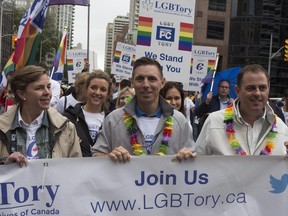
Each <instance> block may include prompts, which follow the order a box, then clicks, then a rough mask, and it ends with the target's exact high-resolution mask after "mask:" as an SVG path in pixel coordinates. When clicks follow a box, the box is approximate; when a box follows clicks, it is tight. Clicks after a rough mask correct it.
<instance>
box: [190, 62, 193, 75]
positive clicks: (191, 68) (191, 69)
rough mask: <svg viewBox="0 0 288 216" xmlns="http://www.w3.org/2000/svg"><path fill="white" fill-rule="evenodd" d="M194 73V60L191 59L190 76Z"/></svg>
mask: <svg viewBox="0 0 288 216" xmlns="http://www.w3.org/2000/svg"><path fill="white" fill-rule="evenodd" d="M192 71H193V58H191V62H190V74H192Z"/></svg>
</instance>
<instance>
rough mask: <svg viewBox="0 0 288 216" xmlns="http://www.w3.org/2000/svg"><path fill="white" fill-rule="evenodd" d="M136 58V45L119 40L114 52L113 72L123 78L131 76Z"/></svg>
mask: <svg viewBox="0 0 288 216" xmlns="http://www.w3.org/2000/svg"><path fill="white" fill-rule="evenodd" d="M135 58H136V47H135V46H133V45H129V44H125V43H120V42H118V43H117V46H116V49H115V52H114V58H113V64H112V70H111V73H112V74H116V75H118V76H119V77H122V78H131V77H132V70H133V65H134V62H135ZM120 81H121V80H120Z"/></svg>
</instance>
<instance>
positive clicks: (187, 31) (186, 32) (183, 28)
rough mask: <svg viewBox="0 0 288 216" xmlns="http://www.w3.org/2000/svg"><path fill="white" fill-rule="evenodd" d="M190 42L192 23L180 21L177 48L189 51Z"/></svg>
mask: <svg viewBox="0 0 288 216" xmlns="http://www.w3.org/2000/svg"><path fill="white" fill-rule="evenodd" d="M192 42H193V24H190V23H183V22H181V23H180V33H179V46H178V49H179V50H184V51H189V52H191V51H192Z"/></svg>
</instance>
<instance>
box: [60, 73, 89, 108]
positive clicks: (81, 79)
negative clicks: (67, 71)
mask: <svg viewBox="0 0 288 216" xmlns="http://www.w3.org/2000/svg"><path fill="white" fill-rule="evenodd" d="M88 76H89V73H88V72H82V73H78V74H77V75H76V79H75V83H74V87H75V88H72V89H73V91H72V93H71V94H69V95H67V96H66V95H65V96H62V97H61V98H60V99H59V101H58V103H57V105H56V107H55V108H56V109H57V111H58V112H59V113H61V114H62V113H64V111H65V110H66V109H67V108H68V107H69V106H72V107H74V106H75V105H76V104H77V103H83V102H84V101H85V100H86V98H85V97H86V95H85V88H84V85H85V82H86V80H87V78H88Z"/></svg>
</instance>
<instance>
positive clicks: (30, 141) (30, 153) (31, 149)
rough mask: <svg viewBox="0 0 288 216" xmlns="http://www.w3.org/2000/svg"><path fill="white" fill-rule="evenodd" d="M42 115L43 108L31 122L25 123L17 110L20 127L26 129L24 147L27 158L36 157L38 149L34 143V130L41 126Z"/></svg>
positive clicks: (32, 158)
mask: <svg viewBox="0 0 288 216" xmlns="http://www.w3.org/2000/svg"><path fill="white" fill-rule="evenodd" d="M43 117H44V110H43V111H42V112H41V114H40V115H39V116H38V117H37V118H36V119H35V120H34V121H32V122H31V124H27V123H26V122H24V120H23V118H22V116H21V113H20V110H18V123H19V125H20V126H21V127H23V128H24V129H25V130H26V134H27V138H26V149H27V158H28V160H34V159H38V158H39V157H38V149H37V145H36V136H35V135H36V131H37V129H38V128H39V127H40V126H41V124H42V121H43Z"/></svg>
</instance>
